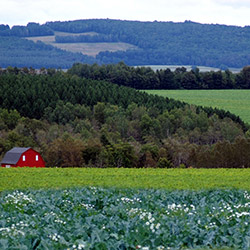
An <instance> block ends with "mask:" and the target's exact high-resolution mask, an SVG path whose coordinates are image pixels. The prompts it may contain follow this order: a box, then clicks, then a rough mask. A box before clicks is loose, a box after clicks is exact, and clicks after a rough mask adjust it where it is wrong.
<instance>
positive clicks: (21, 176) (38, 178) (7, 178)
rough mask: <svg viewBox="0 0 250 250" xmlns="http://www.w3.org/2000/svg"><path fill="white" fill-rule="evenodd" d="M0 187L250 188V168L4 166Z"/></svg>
mask: <svg viewBox="0 0 250 250" xmlns="http://www.w3.org/2000/svg"><path fill="white" fill-rule="evenodd" d="M0 179H1V182H0V191H4V190H16V189H19V190H20V189H30V188H32V189H40V188H46V189H48V188H50V189H51V188H55V189H58V188H70V187H82V186H99V187H116V188H143V189H151V188H153V189H168V190H177V189H179V190H201V189H218V188H219V189H230V188H236V189H244V190H250V182H249V180H250V169H152V168H147V169H134V168H133V169H128V168H106V169H100V168H10V169H6V168H0Z"/></svg>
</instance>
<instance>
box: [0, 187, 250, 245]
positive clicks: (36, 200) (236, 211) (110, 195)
mask: <svg viewBox="0 0 250 250" xmlns="http://www.w3.org/2000/svg"><path fill="white" fill-rule="evenodd" d="M0 211H1V213H0V249H70V250H73V249H142V250H149V249H157V250H160V249H161V250H162V249H171V250H174V249H211V248H212V249H222V248H223V247H227V248H226V249H228V248H229V249H244V250H247V249H249V248H250V193H249V192H247V191H240V190H206V191H166V190H153V189H148V190H145V189H143V190H142V189H117V188H100V187H99V188H96V187H86V188H74V189H63V190H36V191H34V190H29V191H18V190H16V191H8V192H7V191H4V192H2V193H1V196H0ZM223 249H224V248H223Z"/></svg>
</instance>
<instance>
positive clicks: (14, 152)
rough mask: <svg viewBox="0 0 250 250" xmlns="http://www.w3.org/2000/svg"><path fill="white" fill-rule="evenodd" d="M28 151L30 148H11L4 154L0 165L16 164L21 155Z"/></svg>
mask: <svg viewBox="0 0 250 250" xmlns="http://www.w3.org/2000/svg"><path fill="white" fill-rule="evenodd" d="M29 149H30V148H18V147H15V148H12V149H11V150H9V151H8V152H7V153H6V154H5V156H4V157H3V159H2V161H1V164H2V163H4V164H16V163H17V162H18V161H19V159H20V157H21V155H22V154H23V153H24V152H26V151H27V150H29Z"/></svg>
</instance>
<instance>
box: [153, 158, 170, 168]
mask: <svg viewBox="0 0 250 250" xmlns="http://www.w3.org/2000/svg"><path fill="white" fill-rule="evenodd" d="M157 167H158V168H173V167H174V165H173V163H172V162H171V161H169V160H168V159H167V158H165V157H161V158H160V159H159V160H158V162H157Z"/></svg>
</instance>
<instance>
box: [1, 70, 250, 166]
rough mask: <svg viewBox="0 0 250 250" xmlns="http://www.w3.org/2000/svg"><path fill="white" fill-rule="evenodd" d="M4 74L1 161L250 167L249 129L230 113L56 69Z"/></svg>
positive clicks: (5, 72)
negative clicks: (28, 156)
mask: <svg viewBox="0 0 250 250" xmlns="http://www.w3.org/2000/svg"><path fill="white" fill-rule="evenodd" d="M0 72H1V74H0V105H1V106H0V134H1V137H0V157H1V158H2V157H3V155H4V153H5V152H6V151H8V150H9V149H11V148H12V147H14V146H20V147H33V148H35V149H37V150H38V151H39V152H41V153H42V155H43V157H44V159H45V161H46V164H47V166H49V167H160V168H170V167H197V168H199V167H239V168H242V167H249V162H250V161H249V159H248V158H249V154H248V152H249V151H248V150H249V145H250V139H249V138H250V132H249V130H248V129H249V126H248V125H246V124H244V123H242V122H241V121H240V119H239V118H237V119H233V118H236V117H235V116H233V115H232V114H230V113H229V112H225V111H224V112H223V111H219V110H215V109H212V108H209V109H202V108H201V107H196V106H193V105H187V104H185V103H182V102H178V101H175V100H170V99H167V98H163V97H158V96H153V95H148V94H146V93H144V92H140V91H138V90H135V89H132V88H128V87H125V86H119V85H116V84H112V83H109V82H106V81H97V80H91V79H83V78H80V77H79V76H76V75H71V74H69V73H67V72H62V71H60V70H59V71H58V70H55V69H41V71H40V72H39V74H38V73H37V72H36V71H32V70H30V69H17V68H8V69H7V70H2V71H0ZM238 147H239V148H240V150H236V149H237V148H238ZM229 156H230V157H229ZM243 156H244V157H243Z"/></svg>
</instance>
